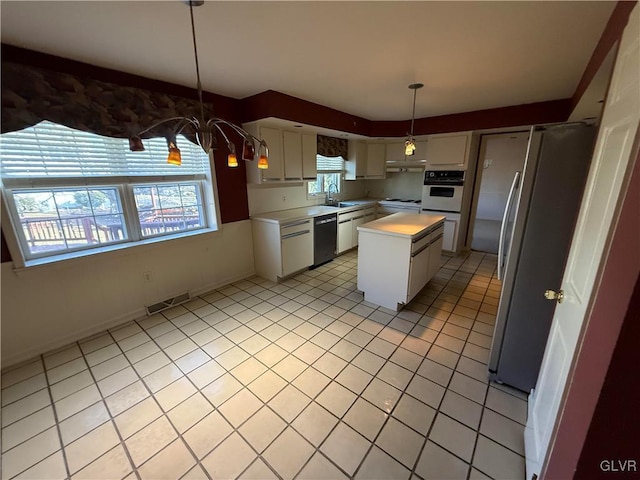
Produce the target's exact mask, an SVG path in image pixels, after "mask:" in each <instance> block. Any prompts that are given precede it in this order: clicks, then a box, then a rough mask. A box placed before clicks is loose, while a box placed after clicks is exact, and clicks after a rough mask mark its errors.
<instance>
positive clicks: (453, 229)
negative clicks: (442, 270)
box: [442, 217, 458, 252]
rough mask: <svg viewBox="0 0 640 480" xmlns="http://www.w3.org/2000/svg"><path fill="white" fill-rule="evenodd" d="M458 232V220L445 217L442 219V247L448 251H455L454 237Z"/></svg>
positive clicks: (455, 237)
mask: <svg viewBox="0 0 640 480" xmlns="http://www.w3.org/2000/svg"><path fill="white" fill-rule="evenodd" d="M457 233H458V221H457V220H455V219H453V218H449V217H447V219H446V220H445V221H444V234H443V238H442V249H443V250H447V251H449V252H455V250H456V245H455V244H456V239H457V236H458V235H457Z"/></svg>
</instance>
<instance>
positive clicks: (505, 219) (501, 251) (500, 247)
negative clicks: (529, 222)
mask: <svg viewBox="0 0 640 480" xmlns="http://www.w3.org/2000/svg"><path fill="white" fill-rule="evenodd" d="M518 180H520V172H516V174H515V175H514V176H513V182H512V183H511V189H510V190H509V196H508V197H507V205H506V206H505V207H504V215H503V216H502V226H501V227H500V242H499V243H498V280H502V276H503V272H502V269H503V265H502V258H503V257H504V253H505V252H504V250H505V240H506V233H507V222H508V220H509V213H510V212H511V206H512V204H513V199H514V197H515V193H516V188H517V186H518Z"/></svg>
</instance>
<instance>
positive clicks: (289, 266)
mask: <svg viewBox="0 0 640 480" xmlns="http://www.w3.org/2000/svg"><path fill="white" fill-rule="evenodd" d="M251 228H252V230H253V253H254V262H255V268H256V273H257V274H258V275H260V276H262V277H264V278H268V279H269V280H272V281H274V282H277V281H278V280H279V279H281V278H284V277H287V276H289V275H291V274H293V273H295V272H297V271H300V270H303V269H305V268H307V267H309V266H311V265H313V219H312V218H305V219H300V220H296V221H292V222H288V223H283V224H282V225H280V224H278V223H277V222H267V221H262V220H256V219H253V220H252V221H251Z"/></svg>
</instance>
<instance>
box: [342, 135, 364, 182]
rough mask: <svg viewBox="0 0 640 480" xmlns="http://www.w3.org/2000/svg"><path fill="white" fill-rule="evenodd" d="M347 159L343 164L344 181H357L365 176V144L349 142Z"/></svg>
mask: <svg viewBox="0 0 640 480" xmlns="http://www.w3.org/2000/svg"><path fill="white" fill-rule="evenodd" d="M348 157H349V158H348V159H347V161H346V162H345V165H344V167H345V174H344V179H345V180H358V179H360V178H364V176H365V175H366V174H367V144H366V143H364V142H357V141H355V140H349V153H348Z"/></svg>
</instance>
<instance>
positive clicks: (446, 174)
mask: <svg viewBox="0 0 640 480" xmlns="http://www.w3.org/2000/svg"><path fill="white" fill-rule="evenodd" d="M424 184H425V185H463V184H464V170H427V171H426V172H424Z"/></svg>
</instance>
